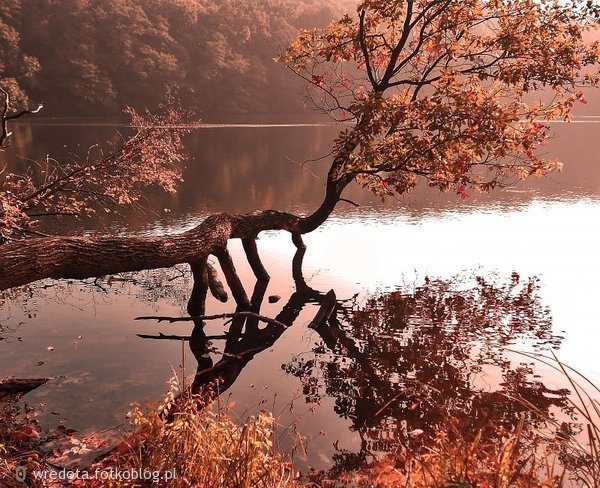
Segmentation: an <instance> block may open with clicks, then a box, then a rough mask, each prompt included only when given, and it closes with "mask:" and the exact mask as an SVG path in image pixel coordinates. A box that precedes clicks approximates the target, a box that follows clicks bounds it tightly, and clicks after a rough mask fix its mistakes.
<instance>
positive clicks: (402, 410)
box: [284, 274, 572, 469]
mask: <svg viewBox="0 0 600 488" xmlns="http://www.w3.org/2000/svg"><path fill="white" fill-rule="evenodd" d="M537 291H538V285H537V280H536V279H529V280H526V281H522V280H521V279H520V278H519V276H518V275H516V274H513V276H512V277H511V280H510V281H509V282H508V283H504V284H502V283H493V282H491V281H488V280H486V279H484V278H481V277H478V278H476V279H475V280H474V283H473V284H472V285H468V284H467V283H464V282H459V281H458V280H453V281H444V280H430V279H427V280H426V281H425V284H424V285H423V286H419V287H417V288H415V289H414V290H413V291H411V292H405V291H401V290H399V291H394V292H391V293H385V294H382V295H380V296H377V297H373V298H371V299H369V300H367V302H366V303H365V304H364V305H361V306H358V307H355V308H353V309H350V310H349V309H343V310H341V311H340V312H339V313H338V314H337V317H336V318H334V319H333V320H331V321H330V322H331V323H330V324H329V325H328V326H327V327H320V328H319V329H318V332H319V334H320V336H321V338H322V340H323V341H322V344H320V345H318V346H316V347H315V348H314V349H313V350H312V351H311V352H310V353H308V354H304V355H302V356H301V357H296V358H294V360H292V361H291V362H290V363H288V364H286V365H284V368H285V370H286V371H287V372H288V373H290V374H293V375H295V376H298V377H299V378H300V379H301V381H302V383H303V389H304V394H305V395H306V398H307V400H308V401H311V402H319V401H320V399H321V398H323V397H324V396H328V397H332V398H335V411H336V413H337V414H339V415H340V416H341V417H343V418H345V419H349V420H350V421H351V423H352V429H353V430H355V431H357V432H358V433H359V434H360V437H361V439H362V445H361V449H360V452H359V453H348V452H341V453H338V454H337V455H336V457H337V459H336V461H337V463H338V465H339V467H342V465H343V467H344V468H346V469H347V468H349V467H354V466H356V465H357V464H360V463H361V462H363V461H364V460H365V459H366V458H367V456H368V455H369V454H370V453H373V452H387V453H392V452H397V451H398V450H399V449H400V448H401V446H403V445H407V444H409V443H411V442H412V440H413V436H411V432H419V433H420V430H422V431H423V432H424V433H423V435H422V436H419V442H427V439H432V438H433V436H434V435H435V433H436V432H438V431H439V429H440V427H442V426H443V425H444V424H446V426H447V423H448V419H455V421H456V423H457V427H458V428H459V429H460V432H461V433H463V434H465V435H469V434H472V435H475V433H476V432H478V431H479V430H480V429H481V430H482V431H483V434H484V436H486V439H488V440H493V437H494V436H496V435H499V432H500V431H501V429H499V427H507V428H509V427H511V426H514V425H515V423H516V422H517V421H518V419H519V417H520V416H521V415H524V416H525V417H526V418H527V420H528V421H529V422H530V423H532V424H533V425H536V424H539V423H541V420H540V418H539V417H536V416H535V415H534V414H533V413H532V408H531V407H526V406H524V404H523V400H525V401H526V402H528V403H529V404H530V405H533V406H534V407H535V409H538V410H539V411H540V412H543V413H545V414H552V413H553V412H554V411H555V409H556V408H558V409H560V411H562V412H564V413H566V414H569V415H571V414H572V411H571V407H570V406H569V404H568V402H567V401H566V396H567V394H568V391H567V390H551V389H549V388H547V387H546V386H545V385H544V384H543V383H542V382H541V381H539V380H538V379H536V378H535V376H534V374H533V370H532V368H531V367H530V365H527V364H523V363H518V362H517V361H515V358H514V357H513V358H511V357H510V356H509V354H508V353H507V352H506V349H505V348H506V346H509V345H517V344H518V345H519V346H523V345H524V344H528V346H529V347H533V348H543V347H546V346H552V347H557V346H559V344H560V342H561V338H560V337H558V336H555V335H553V333H552V322H551V317H550V314H549V311H548V309H547V308H545V307H544V306H543V305H542V304H541V302H540V299H539V296H538V294H537ZM511 359H512V360H511ZM417 429H419V430H417ZM352 465H353V466H352Z"/></svg>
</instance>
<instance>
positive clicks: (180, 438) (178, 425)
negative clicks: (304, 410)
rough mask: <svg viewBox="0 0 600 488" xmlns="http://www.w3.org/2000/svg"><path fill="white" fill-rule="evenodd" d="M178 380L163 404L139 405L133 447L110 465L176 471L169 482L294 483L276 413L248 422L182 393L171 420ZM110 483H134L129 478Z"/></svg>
mask: <svg viewBox="0 0 600 488" xmlns="http://www.w3.org/2000/svg"><path fill="white" fill-rule="evenodd" d="M177 388H178V386H177V383H176V382H173V383H172V387H171V389H170V391H169V393H168V395H167V398H166V399H165V401H164V402H163V404H162V405H160V406H159V408H155V407H154V408H153V407H152V406H146V407H140V406H136V407H135V408H134V410H133V412H132V413H131V416H130V420H131V422H132V424H133V432H132V434H131V435H130V436H129V437H128V443H129V445H130V446H131V448H130V449H127V450H126V451H127V452H124V453H119V452H118V450H117V451H116V452H115V454H114V455H113V456H111V457H110V458H109V466H106V463H104V465H105V466H106V467H107V469H110V468H112V469H118V470H132V469H133V470H140V469H142V470H150V471H155V472H163V473H164V472H167V471H172V470H174V472H175V473H176V479H175V480H173V481H170V482H169V484H168V486H182V487H183V486H202V487H206V488H210V487H215V488H221V487H223V488H229V487H231V488H234V487H235V488H243V487H253V488H254V487H257V488H261V487H264V488H274V487H288V486H294V469H293V466H292V464H291V462H290V458H289V457H288V456H286V455H285V454H282V453H280V452H278V449H277V448H276V446H274V443H273V439H274V429H275V419H274V417H273V416H272V415H271V414H269V413H266V412H263V411H261V412H260V413H259V414H258V416H257V417H251V418H250V419H248V420H247V421H246V422H241V423H240V422H236V421H234V416H233V414H232V412H231V411H230V410H229V409H227V408H224V409H223V408H221V409H219V410H216V409H215V408H204V409H202V410H198V405H197V399H196V398H194V397H193V396H188V397H184V398H182V397H180V398H179V399H178V400H177V402H176V404H177V410H176V412H175V413H174V414H173V420H172V421H171V422H165V421H164V418H165V415H166V414H168V413H169V410H170V409H171V408H173V404H174V398H175V397H176V394H177ZM104 486H119V487H120V486H128V485H127V483H124V482H123V481H119V482H115V483H114V484H112V485H111V484H109V483H106V484H105V485H104Z"/></svg>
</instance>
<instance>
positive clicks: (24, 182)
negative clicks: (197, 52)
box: [0, 98, 191, 239]
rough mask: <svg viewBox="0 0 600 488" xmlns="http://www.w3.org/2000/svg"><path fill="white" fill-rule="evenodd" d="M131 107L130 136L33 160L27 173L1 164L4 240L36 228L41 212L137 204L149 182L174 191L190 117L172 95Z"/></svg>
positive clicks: (78, 212)
mask: <svg viewBox="0 0 600 488" xmlns="http://www.w3.org/2000/svg"><path fill="white" fill-rule="evenodd" d="M6 100H7V102H6V104H8V100H9V98H6ZM126 112H127V114H128V115H129V116H130V120H131V127H132V130H133V133H132V134H131V135H129V136H125V137H123V136H120V135H119V136H118V137H116V138H115V140H113V141H112V142H110V143H108V144H107V145H105V146H104V147H103V146H100V145H95V146H92V147H90V148H89V150H88V151H87V153H86V154H83V155H79V156H74V157H72V158H71V159H69V160H61V161H59V160H56V159H54V158H51V157H49V156H48V157H47V158H46V159H45V160H42V161H33V162H32V164H31V165H30V166H29V168H28V170H27V172H26V173H25V174H16V173H11V172H8V171H7V170H6V168H4V169H2V168H0V239H2V238H3V239H9V238H11V237H14V236H17V237H18V236H19V235H24V236H27V235H30V234H32V233H37V231H36V230H35V227H36V225H37V223H38V222H39V219H40V218H42V217H47V216H71V217H83V216H86V215H91V214H94V213H96V212H115V211H118V210H119V209H120V208H122V207H123V206H125V205H135V204H138V203H139V201H140V199H141V198H142V194H143V190H144V189H145V188H147V187H159V188H161V189H163V190H164V191H166V192H170V193H173V192H175V190H176V185H177V183H178V182H179V181H180V180H181V175H182V171H183V164H182V161H183V159H184V154H185V151H184V147H183V143H182V140H181V138H182V136H183V135H184V134H185V133H187V132H189V130H190V127H191V125H190V120H191V119H190V117H191V116H190V115H189V114H188V113H187V112H186V111H184V110H183V109H181V108H180V107H178V106H177V105H176V104H175V102H174V101H172V100H171V101H169V102H167V103H166V104H165V105H164V106H163V107H162V108H161V111H160V112H159V113H150V112H148V111H145V112H143V113H139V112H137V111H135V110H134V109H132V108H128V109H127V110H126ZM9 141H10V139H9V138H6V139H5V140H4V141H3V142H4V144H5V145H7V144H8V142H9Z"/></svg>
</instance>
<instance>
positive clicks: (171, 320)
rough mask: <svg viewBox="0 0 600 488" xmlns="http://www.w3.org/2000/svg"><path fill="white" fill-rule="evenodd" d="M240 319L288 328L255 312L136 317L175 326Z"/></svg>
mask: <svg viewBox="0 0 600 488" xmlns="http://www.w3.org/2000/svg"><path fill="white" fill-rule="evenodd" d="M238 317H252V318H255V319H258V320H260V321H261V322H265V323H267V324H273V325H277V326H279V327H284V328H287V327H288V326H287V325H286V324H284V323H283V322H279V320H275V319H272V318H270V317H265V316H264V315H259V314H257V313H254V312H234V313H222V314H218V315H200V316H198V317H156V316H149V317H136V318H135V320H156V321H158V322H159V323H160V322H169V323H170V324H173V323H175V322H193V321H195V320H218V319H235V318H238Z"/></svg>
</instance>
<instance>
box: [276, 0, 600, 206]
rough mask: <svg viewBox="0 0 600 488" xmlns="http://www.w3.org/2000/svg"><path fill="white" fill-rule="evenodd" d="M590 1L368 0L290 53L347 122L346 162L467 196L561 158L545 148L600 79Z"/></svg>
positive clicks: (388, 190) (397, 189)
mask: <svg viewBox="0 0 600 488" xmlns="http://www.w3.org/2000/svg"><path fill="white" fill-rule="evenodd" d="M597 26H598V17H597V12H596V11H594V7H593V5H592V3H590V2H587V3H586V2H573V3H572V4H569V5H565V4H562V3H558V2H550V1H534V0H513V1H501V0H466V1H465V0H460V1H459V0H418V1H412V0H407V1H398V2H381V1H376V0H369V1H362V2H360V3H359V4H358V8H357V15H356V16H349V15H346V16H344V17H343V18H341V19H340V20H338V21H336V22H333V23H331V24H330V25H329V26H328V27H326V28H325V29H316V30H308V31H304V32H302V33H301V35H300V36H299V37H298V38H297V40H296V41H295V42H294V43H293V44H292V45H291V46H290V48H289V49H288V50H287V51H286V52H285V54H284V55H283V56H282V60H283V61H284V62H285V63H286V64H287V65H288V66H289V67H290V68H291V69H292V70H293V71H294V72H296V73H297V74H298V75H300V76H301V77H303V78H304V79H305V80H307V81H308V82H309V83H311V84H312V85H313V87H314V88H315V90H316V93H317V95H316V96H315V95H313V98H314V99H315V101H316V102H317V103H318V104H319V106H320V108H321V109H322V110H324V111H325V112H326V113H328V114H330V115H331V116H332V117H333V118H334V119H336V120H339V121H347V122H353V123H354V126H352V128H348V129H347V130H344V131H342V132H341V134H340V136H339V138H338V140H337V141H336V150H337V153H338V154H340V153H344V152H345V153H349V151H348V149H351V151H350V153H349V157H347V158H345V160H344V161H341V160H340V161H339V162H338V163H339V164H338V165H337V167H336V168H334V172H335V175H336V177H337V178H338V179H339V178H346V177H351V178H356V179H357V180H358V181H359V182H360V183H361V184H362V185H363V186H364V187H366V188H368V189H369V190H371V191H373V192H374V193H376V194H378V195H381V196H385V195H392V194H402V193H404V192H406V191H409V190H410V189H411V188H413V187H414V186H415V185H416V184H417V182H418V181H419V180H423V181H425V182H426V183H427V184H428V185H429V186H431V187H436V188H439V189H441V190H454V191H456V193H457V194H459V195H460V196H461V197H462V198H466V197H467V196H468V192H470V191H488V190H491V189H493V188H495V187H497V186H499V185H506V184H511V183H514V182H515V181H517V180H519V179H524V178H527V177H528V176H530V175H536V176H542V175H545V174H547V173H548V172H550V171H552V170H554V169H560V167H561V165H560V163H559V162H558V161H556V160H553V159H546V158H545V156H544V155H543V154H542V151H540V148H541V146H543V145H544V143H545V140H546V139H547V137H548V132H549V126H548V121H550V120H552V119H562V120H569V117H570V113H571V110H572V108H573V105H574V104H575V103H576V102H577V101H579V102H584V103H585V99H584V95H583V92H582V88H584V87H586V86H595V85H597V83H598V61H599V56H600V47H599V44H598V42H593V43H587V42H586V41H585V40H584V33H585V32H586V30H588V29H592V28H594V27H597Z"/></svg>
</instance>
